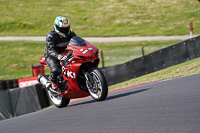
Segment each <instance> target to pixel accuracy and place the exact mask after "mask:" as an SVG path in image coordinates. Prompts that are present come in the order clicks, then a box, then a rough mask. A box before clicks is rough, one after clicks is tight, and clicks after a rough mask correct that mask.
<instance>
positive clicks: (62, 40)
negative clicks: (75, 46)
mask: <svg viewBox="0 0 200 133" xmlns="http://www.w3.org/2000/svg"><path fill="white" fill-rule="evenodd" d="M74 36H76V34H75V33H74V31H73V30H71V29H70V23H69V20H68V19H66V18H65V17H63V16H57V17H56V18H55V21H54V26H53V28H52V30H51V31H50V32H49V33H48V34H47V35H46V48H45V60H46V62H47V64H48V66H49V67H50V69H51V71H50V81H51V85H52V88H53V89H58V84H57V77H58V76H60V75H61V72H62V71H61V66H60V61H67V60H68V58H67V56H62V55H61V53H62V52H64V51H65V50H66V48H67V45H68V44H69V42H70V39H71V38H72V37H74Z"/></svg>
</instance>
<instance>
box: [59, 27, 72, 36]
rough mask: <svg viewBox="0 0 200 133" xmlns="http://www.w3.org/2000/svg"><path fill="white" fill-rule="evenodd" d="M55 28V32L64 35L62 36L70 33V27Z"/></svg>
mask: <svg viewBox="0 0 200 133" xmlns="http://www.w3.org/2000/svg"><path fill="white" fill-rule="evenodd" d="M56 28H57V30H58V31H60V32H61V33H64V34H66V35H67V34H68V33H69V31H70V26H68V27H58V26H56Z"/></svg>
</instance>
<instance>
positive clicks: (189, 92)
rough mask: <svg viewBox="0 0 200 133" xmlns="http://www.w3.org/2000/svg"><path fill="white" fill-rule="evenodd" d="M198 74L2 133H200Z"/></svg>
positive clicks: (16, 121)
mask: <svg viewBox="0 0 200 133" xmlns="http://www.w3.org/2000/svg"><path fill="white" fill-rule="evenodd" d="M199 86H200V74H197V75H192V76H187V77H178V78H172V79H167V80H162V81H156V82H153V83H147V84H141V85H138V86H132V87H127V88H123V89H120V90H119V91H114V92H110V93H109V95H108V97H107V99H106V100H105V101H103V102H95V101H94V100H93V99H91V98H88V99H84V100H81V101H77V102H73V103H70V105H69V106H68V107H66V108H62V109H58V108H56V107H54V108H50V109H46V110H41V111H38V112H34V113H30V114H26V115H22V116H19V117H15V118H11V119H7V120H3V121H0V133H200V87H199Z"/></svg>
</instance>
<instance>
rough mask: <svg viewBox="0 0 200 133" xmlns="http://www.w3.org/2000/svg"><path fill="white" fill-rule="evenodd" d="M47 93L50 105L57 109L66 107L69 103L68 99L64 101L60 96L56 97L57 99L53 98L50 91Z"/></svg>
mask: <svg viewBox="0 0 200 133" xmlns="http://www.w3.org/2000/svg"><path fill="white" fill-rule="evenodd" d="M47 93H48V96H49V99H50V100H51V102H52V104H54V105H55V106H56V107H58V108H63V107H66V106H67V105H68V104H69V102H70V99H66V98H63V97H60V96H57V97H56V96H54V95H53V93H52V92H51V91H50V90H47Z"/></svg>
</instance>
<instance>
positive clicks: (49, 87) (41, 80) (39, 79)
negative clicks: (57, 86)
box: [37, 74, 60, 94]
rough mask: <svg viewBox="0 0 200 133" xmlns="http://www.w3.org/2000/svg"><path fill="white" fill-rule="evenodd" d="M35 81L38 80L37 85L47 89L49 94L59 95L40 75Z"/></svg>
mask: <svg viewBox="0 0 200 133" xmlns="http://www.w3.org/2000/svg"><path fill="white" fill-rule="evenodd" d="M37 80H38V82H39V83H41V84H42V85H44V86H45V87H46V88H47V89H49V90H50V91H51V92H53V93H56V94H60V93H59V92H57V91H55V90H53V89H52V88H51V83H50V82H49V80H47V79H46V78H45V77H44V76H43V75H42V74H39V75H38V79H37Z"/></svg>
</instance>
